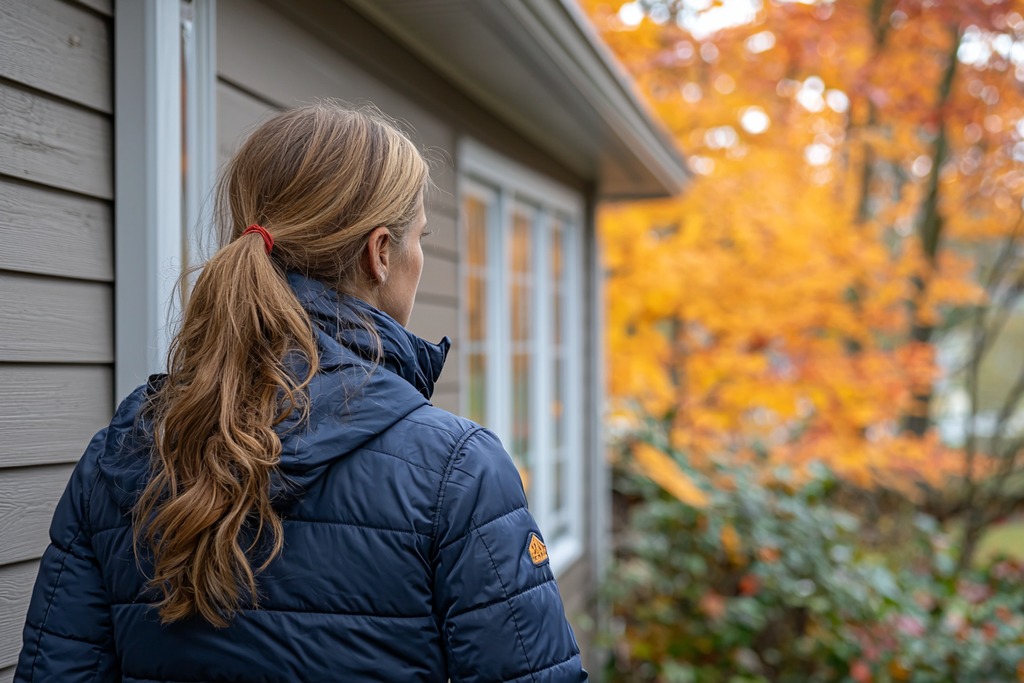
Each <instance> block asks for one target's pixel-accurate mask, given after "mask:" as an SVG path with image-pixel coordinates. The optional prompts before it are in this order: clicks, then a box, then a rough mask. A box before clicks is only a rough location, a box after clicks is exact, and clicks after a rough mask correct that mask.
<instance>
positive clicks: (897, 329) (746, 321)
mask: <svg viewBox="0 0 1024 683" xmlns="http://www.w3.org/2000/svg"><path fill="white" fill-rule="evenodd" d="M583 3H584V6H585V8H586V10H587V11H588V12H589V13H590V15H591V17H592V18H593V20H594V22H595V25H596V26H597V28H598V30H599V31H600V32H602V33H603V34H604V35H605V37H606V38H607V40H608V42H609V44H610V46H611V47H612V49H613V50H614V51H615V52H616V53H617V54H618V55H619V56H620V57H621V58H622V60H623V62H624V63H625V64H626V65H627V66H628V68H629V69H630V70H631V71H632V73H633V75H634V76H635V78H636V80H637V82H638V83H639V84H640V86H641V87H642V88H644V89H646V92H647V94H648V95H649V96H650V101H651V103H652V105H653V107H654V108H655V110H656V111H657V113H658V114H659V115H660V116H661V117H662V118H663V120H664V122H665V123H666V125H667V127H669V128H670V129H671V131H672V133H673V134H674V135H675V137H676V139H677V140H678V141H679V143H680V146H681V147H683V149H684V150H685V151H686V152H687V154H688V155H690V157H691V158H693V157H695V156H697V157H702V158H703V159H705V160H706V164H705V165H707V166H708V172H707V173H706V174H705V175H700V176H698V177H696V178H695V179H694V180H693V182H692V183H691V184H690V186H689V187H688V189H687V191H686V192H685V193H684V194H683V195H682V196H680V197H677V198H674V199H671V200H659V201H645V202H634V203H629V204H625V203H623V204H615V205H606V206H604V207H602V209H601V211H600V214H599V231H600V239H601V241H602V244H603V250H604V253H605V258H606V261H605V265H606V267H607V270H608V273H609V275H608V281H607V289H606V291H607V301H608V313H607V348H608V363H609V365H608V367H609V373H608V375H609V383H610V389H611V395H612V400H613V402H614V404H615V405H616V406H617V407H622V408H624V407H627V406H628V407H630V409H635V407H636V406H640V409H639V412H640V413H644V414H646V415H647V416H655V417H658V418H660V417H663V416H666V415H674V423H673V424H671V425H667V428H668V429H669V436H670V441H671V444H672V447H673V448H674V449H677V450H680V451H682V452H685V453H686V454H687V459H688V463H689V465H690V466H692V467H694V468H696V469H697V471H699V472H702V473H706V472H705V469H704V468H705V467H710V464H711V463H712V462H713V461H714V458H716V457H719V456H721V455H722V454H730V455H732V456H735V457H745V454H748V453H751V452H753V451H755V450H756V451H757V452H758V453H760V454H765V453H766V454H767V463H768V464H769V465H775V464H779V463H784V464H787V465H790V466H793V467H794V469H797V470H798V469H799V467H800V466H801V465H802V464H804V463H807V462H809V461H811V460H823V461H825V462H826V463H827V464H828V465H830V466H832V467H833V468H835V469H836V470H838V471H839V472H840V473H842V474H843V475H844V476H846V477H847V478H848V479H850V480H851V481H854V482H856V483H859V484H862V485H865V486H867V485H870V484H871V483H872V482H880V481H886V482H894V481H902V482H904V485H905V486H907V487H908V488H909V487H912V486H913V484H912V482H913V481H914V480H915V479H921V478H930V477H932V476H934V475H935V473H934V471H933V468H932V467H931V466H930V465H929V463H930V462H931V461H930V460H929V459H928V458H940V459H942V462H946V461H947V460H950V458H952V456H951V455H950V454H949V453H947V452H942V453H940V451H939V450H938V449H937V448H935V447H933V445H929V446H927V447H926V448H924V450H921V449H916V450H915V449H913V448H909V447H908V446H907V445H906V444H904V443H903V442H902V440H901V437H900V436H899V425H900V420H901V418H902V417H904V416H905V415H907V414H908V413H909V412H910V411H912V410H913V407H912V406H913V405H914V402H913V401H912V400H911V399H912V393H913V392H914V391H918V390H924V389H926V388H928V387H930V386H934V383H935V382H936V380H937V379H939V378H940V375H939V367H938V365H937V363H936V359H935V355H934V347H932V346H930V345H916V344H913V343H909V342H910V339H911V335H910V331H911V329H912V326H913V325H914V324H915V323H918V324H920V323H933V324H938V323H942V322H944V320H943V317H944V316H946V315H947V313H948V312H949V310H950V309H951V308H953V307H963V306H971V305H975V304H979V303H984V302H985V293H984V291H983V290H982V289H981V288H980V287H979V286H978V277H979V275H978V273H979V272H982V273H983V272H984V269H983V268H979V267H978V265H979V263H978V259H979V256H978V255H979V254H981V255H985V254H991V253H992V251H993V249H992V245H993V241H994V240H998V239H1001V238H1003V237H1005V236H1006V235H1007V234H1008V231H1009V230H1010V229H1012V227H1013V226H1014V224H1015V221H1016V220H1017V218H1018V210H1017V207H1018V206H1019V205H1020V200H1021V199H1022V198H1024V171H1022V170H1021V168H1020V163H1019V161H1017V160H1016V159H1017V158H1019V153H1020V149H1019V147H1015V146H1016V145H1018V143H1019V134H1018V132H1017V131H1016V129H1015V127H1014V126H1011V125H1007V124H1006V123H1005V122H1013V121H1018V120H1020V119H1021V118H1022V117H1024V91H1021V90H1020V89H1019V88H1018V84H1017V83H1016V82H1015V80H1014V78H1015V76H1014V72H1013V70H1012V69H992V68H987V67H985V66H984V65H982V66H978V67H975V66H972V65H970V64H967V63H962V64H960V65H959V67H958V68H959V71H958V73H957V76H956V80H955V81H954V87H953V90H952V91H951V94H950V99H949V101H948V102H946V103H945V104H943V105H942V106H939V85H940V83H941V77H942V74H943V70H944V67H945V56H944V55H946V54H949V51H950V48H951V45H950V43H949V41H950V33H949V31H948V30H947V26H946V23H945V22H947V20H948V17H946V16H944V15H943V13H942V12H940V11H936V12H923V13H916V14H914V15H913V16H911V17H907V18H905V20H904V22H903V23H902V24H901V25H900V26H899V27H895V26H894V27H893V29H892V31H890V32H889V33H888V34H887V38H886V41H885V43H884V44H882V45H877V44H876V43H875V37H874V36H873V35H872V32H871V28H870V27H871V25H872V24H871V17H870V12H869V9H868V4H867V3H866V2H864V1H862V2H843V3H831V4H830V5H829V11H828V12H827V13H821V14H819V13H818V9H820V8H815V7H812V6H810V5H808V6H804V5H802V4H794V5H789V4H787V6H786V9H785V10H783V9H780V7H781V6H779V5H778V4H775V5H773V4H771V3H765V8H764V10H763V15H762V16H761V17H759V19H758V21H757V22H755V23H754V24H751V25H749V26H740V27H736V28H735V29H731V30H726V31H722V32H720V33H719V34H717V35H715V36H714V37H712V38H710V39H708V40H707V41H706V42H707V43H708V44H713V45H714V47H715V52H716V53H717V54H716V56H715V57H714V58H713V59H712V58H707V59H705V58H703V57H702V56H701V55H700V52H699V48H700V45H699V44H698V43H697V41H695V40H694V39H693V37H692V36H690V35H688V34H687V33H686V31H685V30H683V29H682V28H680V27H679V26H678V25H677V24H676V23H675V22H666V23H665V24H664V25H658V24H656V23H655V22H653V21H650V20H649V19H647V20H644V21H642V22H641V23H640V24H639V25H637V26H626V25H624V23H623V22H622V21H621V19H620V17H618V15H617V12H618V8H619V7H620V6H621V3H619V2H609V1H608V0H583ZM974 6H977V7H981V5H980V4H978V3H972V7H974ZM979 11H981V10H979ZM991 11H993V12H995V10H991ZM1000 11H1005V10H1000ZM987 12H989V10H987V9H986V10H984V11H983V12H982V14H985V13H987ZM980 16H981V14H979V17H980ZM993 16H994V15H993ZM972 21H973V19H972ZM978 21H981V19H980V18H979V19H978ZM765 31H768V32H771V34H772V35H773V36H774V40H775V44H774V46H773V47H772V48H771V49H768V50H766V51H761V52H757V53H756V54H755V53H752V52H750V51H749V50H748V49H747V48H746V44H747V40H748V38H750V36H751V35H754V34H755V33H758V32H765ZM686 46H689V47H686ZM691 51H692V52H693V54H690V52H691ZM716 84H732V85H734V86H735V87H716ZM655 90H657V92H655ZM697 90H699V93H698V92H697ZM684 91H686V92H685V93H684ZM687 93H688V95H687ZM697 94H699V100H695V97H696V95H697ZM751 107H756V108H757V110H759V111H760V112H763V113H764V115H765V116H767V118H768V119H769V120H770V126H769V127H768V128H767V129H765V130H761V131H760V132H758V133H757V134H754V133H752V132H750V131H747V130H745V129H744V128H743V123H742V118H741V117H742V113H743V112H744V111H747V110H748V109H749V108H751ZM990 119H991V120H990ZM996 119H998V120H999V121H1001V122H1004V123H1003V125H1001V126H995V125H993V123H992V122H993V121H995V120H996ZM986 122H988V123H989V125H986ZM940 123H941V124H942V125H943V126H944V129H945V131H946V133H947V136H948V142H949V147H948V155H949V156H948V158H947V159H946V160H945V161H944V162H943V163H941V164H940V166H939V169H940V170H941V174H940V180H941V181H942V182H941V183H940V184H939V188H938V193H939V195H938V210H939V213H940V215H941V216H942V219H943V225H944V231H945V232H944V235H943V241H942V242H941V249H940V254H939V258H938V259H937V261H936V262H935V263H934V264H932V262H931V259H930V258H929V257H928V256H927V255H926V254H925V253H924V251H923V249H922V248H921V240H920V236H919V235H918V232H917V231H918V229H919V226H920V225H921V222H922V216H923V215H924V208H923V207H924V206H925V205H926V204H927V202H928V201H929V200H930V196H929V192H930V190H931V187H930V184H929V181H930V174H931V171H932V170H933V169H934V168H935V166H934V164H935V163H937V162H936V159H935V154H936V151H935V143H936V135H937V133H938V131H939V129H940V126H939V124H940ZM709 131H710V132H709ZM812 145H816V146H818V147H817V149H818V151H819V152H821V151H822V150H828V154H827V155H819V157H818V159H819V161H822V163H820V164H818V165H813V164H811V163H810V162H809V160H808V156H807V154H806V150H807V149H808V147H809V146H812ZM826 157H827V158H826ZM866 164H873V166H871V167H869V168H865V165H866ZM990 261H991V258H990ZM921 281H923V282H924V283H925V286H924V288H923V290H922V291H919V290H918V288H917V284H918V283H919V282H921ZM924 408H925V406H924V405H923V404H922V405H921V408H920V409H921V410H924ZM925 452H927V454H928V456H927V457H924V456H923V455H922V453H925ZM740 454H743V455H740ZM662 455H663V454H662ZM641 457H646V461H645V462H646V463H647V464H646V465H645V467H647V468H648V469H649V471H650V472H654V473H655V474H653V475H650V474H649V476H651V477H652V479H655V480H656V481H658V483H659V484H661V485H662V486H664V487H665V488H666V490H673V489H671V488H670V486H674V487H676V488H677V489H678V490H679V491H680V493H678V494H674V495H680V496H682V497H688V496H689V497H692V496H694V495H695V494H694V489H693V488H692V486H687V484H691V485H692V481H691V480H689V478H687V477H686V476H685V473H681V472H680V471H679V469H678V467H677V466H676V465H675V464H674V463H673V462H672V461H671V459H669V458H667V456H664V457H663V458H659V457H658V456H657V455H654V456H651V455H650V454H647V455H646V456H641ZM640 460H641V458H638V460H637V462H638V467H639V466H641V465H640ZM936 469H940V470H942V471H946V470H944V469H942V468H936ZM708 471H710V470H708ZM942 476H945V475H942ZM680 481H682V482H684V483H683V484H679V483H678V482H680ZM667 482H675V483H667ZM698 490H699V489H698Z"/></svg>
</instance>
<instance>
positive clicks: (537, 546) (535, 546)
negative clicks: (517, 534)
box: [529, 534, 548, 567]
mask: <svg viewBox="0 0 1024 683" xmlns="http://www.w3.org/2000/svg"><path fill="white" fill-rule="evenodd" d="M529 551H530V560H531V561H532V562H533V564H534V565H536V566H538V567H539V566H540V565H542V564H544V563H545V562H547V561H548V548H547V546H546V545H544V541H542V540H540V536H538V535H537V534H530V546H529Z"/></svg>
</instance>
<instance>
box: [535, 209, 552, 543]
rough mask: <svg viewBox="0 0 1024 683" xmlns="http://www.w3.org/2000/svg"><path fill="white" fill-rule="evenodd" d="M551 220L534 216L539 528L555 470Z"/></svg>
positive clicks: (545, 520) (546, 519)
mask: <svg viewBox="0 0 1024 683" xmlns="http://www.w3.org/2000/svg"><path fill="white" fill-rule="evenodd" d="M549 220H550V217H549V214H548V212H547V211H545V210H543V209H540V210H538V211H537V212H536V213H535V214H534V220H533V226H532V228H533V235H532V239H533V244H532V247H533V259H532V260H533V264H532V265H533V274H532V275H533V306H532V309H533V310H532V313H533V320H532V321H531V329H532V331H533V339H532V340H531V344H532V347H533V365H532V367H531V372H532V373H533V378H532V382H531V384H532V388H533V396H531V408H532V409H531V416H530V417H531V421H532V422H533V426H534V430H535V431H534V438H533V441H532V443H531V449H532V451H533V452H532V456H533V457H532V459H531V460H532V462H533V463H534V465H533V467H534V471H535V472H536V474H535V475H534V477H533V479H534V481H535V482H536V484H535V486H536V491H537V493H536V495H535V497H534V500H533V501H532V502H533V503H534V507H535V514H536V516H537V520H538V522H539V523H540V525H541V528H542V529H544V528H546V527H550V524H551V521H552V517H553V513H554V504H553V502H554V488H553V483H554V473H555V472H554V467H553V462H552V458H551V434H552V430H551V372H550V368H551V338H552V335H551V328H550V320H551V312H550V307H549V302H548V299H549V298H550V292H549V290H548V288H547V287H546V286H545V285H546V280H545V278H546V277H547V276H548V273H549V272H550V267H549V258H548V256H549V249H548V246H549V231H548V222H549Z"/></svg>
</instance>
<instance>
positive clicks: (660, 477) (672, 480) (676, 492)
mask: <svg viewBox="0 0 1024 683" xmlns="http://www.w3.org/2000/svg"><path fill="white" fill-rule="evenodd" d="M633 459H634V462H635V463H636V465H637V468H638V469H639V470H640V472H641V473H642V474H643V475H644V476H646V477H648V478H649V479H651V480H652V481H653V482H654V483H656V484H657V485H658V486H660V487H661V488H663V489H665V490H666V491H667V492H668V493H670V494H671V495H673V496H675V497H676V498H677V499H679V500H680V501H681V502H683V503H685V504H687V505H689V506H691V507H695V508H703V507H705V506H707V504H708V502H709V500H708V496H707V494H706V493H705V492H704V491H703V490H701V488H700V487H698V486H697V484H695V483H694V481H693V479H691V478H690V476H689V475H688V474H686V473H685V472H683V470H682V469H681V468H680V467H679V465H678V464H677V463H676V462H675V461H674V460H673V459H672V458H670V457H669V456H668V455H666V454H665V453H663V452H662V451H660V450H658V449H657V448H655V447H654V446H652V445H650V444H648V443H644V442H638V443H636V444H635V445H634V446H633Z"/></svg>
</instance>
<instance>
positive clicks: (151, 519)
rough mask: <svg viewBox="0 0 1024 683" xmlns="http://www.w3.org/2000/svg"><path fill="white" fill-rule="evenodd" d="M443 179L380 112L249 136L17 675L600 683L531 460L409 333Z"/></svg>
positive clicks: (280, 125) (70, 491)
mask: <svg viewBox="0 0 1024 683" xmlns="http://www.w3.org/2000/svg"><path fill="white" fill-rule="evenodd" d="M427 183H428V174H427V167H426V165H425V163H424V161H423V159H422V157H421V156H420V154H419V153H418V152H417V150H416V149H415V147H414V146H413V144H412V143H411V142H410V141H409V140H408V139H407V138H406V137H404V136H403V135H402V134H401V133H400V132H399V131H398V130H397V129H396V128H395V127H393V126H392V125H391V124H390V123H388V122H386V121H385V120H383V118H382V117H380V116H378V115H375V114H373V113H367V112H360V111H351V110H347V109H343V108H340V107H337V106H334V105H329V104H320V105H315V106H308V107H303V108H300V109H295V110H292V111H288V112H285V113H282V114H279V115H277V116H275V117H274V118H272V119H270V120H269V121H267V122H266V123H265V124H263V125H262V126H261V127H260V128H259V129H258V130H256V131H255V133H254V134H253V135H252V136H251V137H250V138H249V139H248V140H247V141H246V143H245V144H244V145H243V146H242V148H241V149H240V150H239V152H238V154H237V155H236V156H235V158H234V159H233V160H232V161H231V163H230V164H229V166H228V167H227V169H226V172H225V174H224V177H223V178H222V180H221V185H220V188H219V194H218V205H219V211H218V214H219V215H220V216H221V227H222V236H225V237H226V239H225V240H224V244H225V246H224V247H223V248H222V249H221V250H220V251H219V252H217V254H216V255H214V256H213V258H211V259H210V261H209V262H208V263H207V264H206V266H205V267H204V269H203V271H202V274H201V275H200V276H199V278H198V280H197V281H196V284H195V286H194V288H193V291H192V293H191V295H190V298H189V302H188V305H187V307H186V309H185V314H184V318H183V321H182V325H181V330H180V332H179V334H178V336H177V338H176V339H175V342H174V345H173V348H172V351H171V354H170V358H169V367H168V373H167V375H163V376H154V377H152V378H150V381H149V382H148V384H147V385H145V386H143V387H140V388H139V389H137V390H136V391H135V392H134V393H132V394H131V395H130V396H129V397H128V398H127V399H126V400H125V401H124V403H123V404H122V405H121V406H120V408H119V409H118V411H117V413H116V415H115V416H114V419H113V420H112V422H111V423H110V425H109V426H108V427H107V428H106V429H104V430H102V431H101V432H100V433H99V434H97V435H96V436H95V437H94V438H93V440H92V443H91V444H90V445H89V448H88V450H87V451H86V452H85V455H84V456H83V457H82V459H81V461H80V462H79V464H78V466H77V468H76V469H75V472H74V474H73V475H72V478H71V482H70V483H69V484H68V488H67V490H66V492H65V493H64V497H63V498H62V499H61V501H60V504H59V505H58V507H57V511H56V513H55V515H54V519H53V525H52V527H51V531H50V535H51V539H52V544H51V545H50V547H49V548H48V549H47V551H46V554H45V555H44V557H43V560H42V565H41V568H40V571H39V576H38V579H37V581H36V586H35V592H34V593H33V596H32V602H31V605H30V607H29V612H28V619H27V623H26V625H25V631H24V646H23V649H22V651H21V657H20V659H19V662H18V668H17V672H16V674H15V681H16V682H24V681H60V682H61V683H76V682H78V681H125V682H137V683H138V682H142V681H145V682H147V683H148V682H152V681H246V682H254V681H445V680H446V679H449V678H450V679H451V680H452V681H579V680H586V673H585V672H583V670H582V668H581V666H580V657H579V650H578V648H577V645H576V642H575V640H574V638H573V635H572V632H571V630H570V628H569V626H568V624H567V623H566V619H565V616H564V613H563V608H562V604H561V599H560V597H559V594H558V589H557V587H556V585H555V582H554V578H553V576H552V573H551V569H550V567H549V566H548V564H547V559H546V551H545V550H544V547H543V541H542V539H541V535H540V531H539V530H538V529H537V527H536V524H535V522H534V520H533V519H532V517H531V516H530V514H529V512H528V511H527V509H526V500H525V497H524V495H523V490H522V485H521V483H520V479H519V476H518V474H517V472H516V469H515V467H514V466H513V464H512V462H511V460H510V459H509V457H508V455H507V454H506V453H505V452H504V450H503V449H502V447H501V444H500V443H499V442H498V440H497V439H496V438H495V437H494V435H493V434H491V433H490V432H488V431H487V430H485V429H482V428H480V427H478V426H477V425H474V424H473V423H471V422H469V421H468V420H464V419H462V418H459V417H456V416H454V415H451V414H450V413H447V412H445V411H443V410H440V409H438V408H434V407H433V406H431V405H430V403H429V402H428V399H429V397H430V394H431V391H432V389H433V384H434V382H435V381H436V380H437V377H438V375H439V374H440V372H441V367H442V364H443V362H444V358H445V356H446V354H447V351H448V347H449V344H450V342H449V341H448V340H447V339H445V340H444V341H442V342H441V343H440V344H438V345H435V344H430V343H427V342H425V341H423V340H422V339H420V338H418V337H416V336H414V335H413V334H411V333H410V332H408V331H406V329H405V328H404V325H405V324H407V323H408V320H409V314H410V312H411V310H412V305H413V300H414V298H415V295H416V288H417V286H418V284H419V279H420V274H421V272H422V269H423V252H422V250H421V247H420V240H421V239H422V238H423V236H424V235H426V234H427V230H426V218H425V215H424V210H423V193H424V190H425V187H426V185H427Z"/></svg>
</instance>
